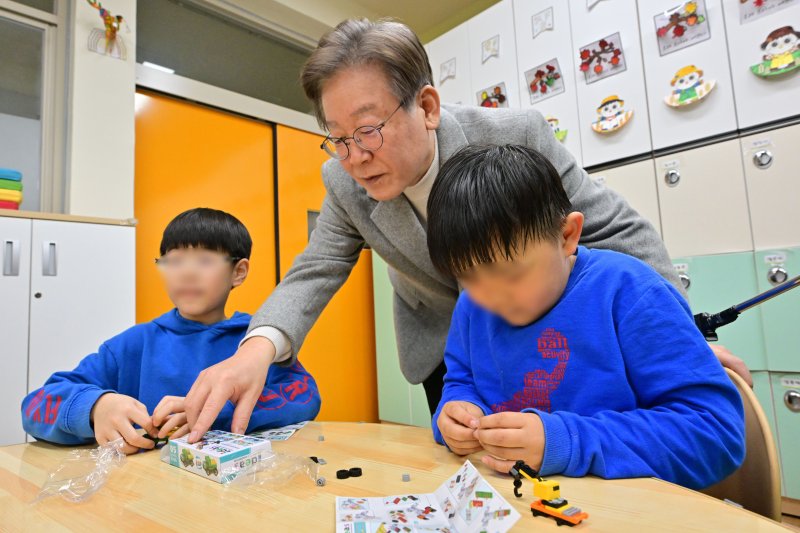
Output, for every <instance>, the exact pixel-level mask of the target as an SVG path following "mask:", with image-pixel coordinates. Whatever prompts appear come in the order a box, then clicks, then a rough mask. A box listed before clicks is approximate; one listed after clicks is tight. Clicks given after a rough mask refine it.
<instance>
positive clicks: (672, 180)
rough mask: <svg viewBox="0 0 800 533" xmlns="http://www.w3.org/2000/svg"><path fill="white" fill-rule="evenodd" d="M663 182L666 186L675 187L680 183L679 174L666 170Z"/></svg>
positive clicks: (674, 170) (672, 170) (673, 170)
mask: <svg viewBox="0 0 800 533" xmlns="http://www.w3.org/2000/svg"><path fill="white" fill-rule="evenodd" d="M664 181H666V182H667V185H669V186H670V187H675V186H676V185H678V182H679V181H681V173H680V172H679V171H677V170H676V169H674V168H673V169H671V170H668V171H667V173H666V174H664Z"/></svg>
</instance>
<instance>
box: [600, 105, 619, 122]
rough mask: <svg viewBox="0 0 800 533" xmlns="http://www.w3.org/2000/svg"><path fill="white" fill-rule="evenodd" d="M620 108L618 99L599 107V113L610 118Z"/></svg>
mask: <svg viewBox="0 0 800 533" xmlns="http://www.w3.org/2000/svg"><path fill="white" fill-rule="evenodd" d="M621 110H622V103H621V102H620V101H614V102H609V103H607V104H606V105H604V106H603V107H602V108H600V115H601V116H603V117H605V118H611V117H613V116H615V115H616V114H617V113H619V112H620V111H621Z"/></svg>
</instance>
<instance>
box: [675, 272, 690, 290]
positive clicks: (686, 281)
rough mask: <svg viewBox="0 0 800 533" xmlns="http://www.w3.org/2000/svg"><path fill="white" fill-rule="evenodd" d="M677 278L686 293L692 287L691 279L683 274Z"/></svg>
mask: <svg viewBox="0 0 800 533" xmlns="http://www.w3.org/2000/svg"><path fill="white" fill-rule="evenodd" d="M678 277H679V278H680V280H681V285H683V288H684V289H686V290H687V291H688V290H689V287H691V286H692V278H690V277H689V274H685V273H683V272H681V273H680V274H678Z"/></svg>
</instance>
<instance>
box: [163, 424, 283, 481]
mask: <svg viewBox="0 0 800 533" xmlns="http://www.w3.org/2000/svg"><path fill="white" fill-rule="evenodd" d="M168 446H169V454H168V455H167V457H168V459H167V457H165V460H166V462H169V464H171V465H172V466H177V467H178V468H181V469H183V470H188V471H189V472H193V473H195V474H197V475H199V476H203V477H205V478H208V479H211V480H213V481H216V482H217V483H225V482H227V481H230V480H232V479H233V478H234V477H236V476H235V474H231V471H232V470H236V471H238V470H241V469H244V468H247V467H249V466H251V465H253V464H255V463H258V462H259V461H260V460H261V459H262V457H265V456H266V455H268V454H269V453H268V452H270V451H271V450H272V444H271V443H270V441H269V440H268V439H266V438H264V437H259V436H256V435H237V434H235V433H228V432H227V431H216V430H213V431H209V432H208V433H206V434H205V436H204V437H203V438H202V439H201V440H199V441H198V442H196V443H194V444H189V443H188V442H187V440H186V437H180V438H178V439H174V440H170V441H169V444H168ZM226 472H227V475H223V473H226Z"/></svg>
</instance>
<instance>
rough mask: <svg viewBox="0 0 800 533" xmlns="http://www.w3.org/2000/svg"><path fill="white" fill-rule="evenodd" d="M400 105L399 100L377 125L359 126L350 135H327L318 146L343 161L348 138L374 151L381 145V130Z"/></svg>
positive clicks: (345, 155)
mask: <svg viewBox="0 0 800 533" xmlns="http://www.w3.org/2000/svg"><path fill="white" fill-rule="evenodd" d="M401 107H403V102H400V105H398V106H397V107H396V108H395V110H394V111H392V114H391V115H389V116H388V117H386V120H384V121H383V122H381V123H380V124H378V125H377V126H359V127H358V128H356V130H355V131H354V132H353V136H352V137H331V136H330V135H328V136H327V137H325V140H324V141H322V144H321V145H319V147H320V148H322V149H323V150H325V151H326V152H327V153H328V155H329V156H331V157H332V158H334V159H338V160H339V161H344V160H345V159H347V158H348V157H350V143H349V142H347V141H348V140H349V139H353V140H354V141H355V142H356V144H357V145H358V146H359V147H360V148H361V149H362V150H367V151H368V152H374V151H376V150H378V149H379V148H380V147H381V146H383V134H382V133H381V130H382V129H383V127H384V126H385V125H386V123H387V122H389V119H390V118H392V117H393V116H394V114H395V113H397V110H398V109H400V108H401Z"/></svg>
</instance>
